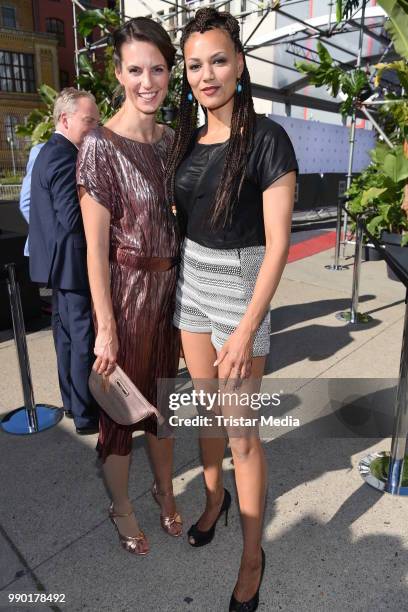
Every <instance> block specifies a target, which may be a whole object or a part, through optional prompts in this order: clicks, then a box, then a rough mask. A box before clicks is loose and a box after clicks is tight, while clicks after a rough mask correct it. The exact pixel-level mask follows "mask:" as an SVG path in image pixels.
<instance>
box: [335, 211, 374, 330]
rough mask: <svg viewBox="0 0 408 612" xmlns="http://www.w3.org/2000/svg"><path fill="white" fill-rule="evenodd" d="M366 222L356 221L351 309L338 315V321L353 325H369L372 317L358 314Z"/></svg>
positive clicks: (360, 218)
mask: <svg viewBox="0 0 408 612" xmlns="http://www.w3.org/2000/svg"><path fill="white" fill-rule="evenodd" d="M363 234H364V221H363V218H362V216H361V215H359V216H358V217H357V220H356V245H355V250H354V265H353V289H352V294H351V308H350V310H345V311H343V312H338V313H337V314H336V319H339V320H340V321H344V322H346V323H350V324H351V325H355V324H357V323H358V324H360V323H369V322H370V321H372V317H370V315H368V314H363V313H360V312H358V297H359V288H360V271H361V255H362V250H363Z"/></svg>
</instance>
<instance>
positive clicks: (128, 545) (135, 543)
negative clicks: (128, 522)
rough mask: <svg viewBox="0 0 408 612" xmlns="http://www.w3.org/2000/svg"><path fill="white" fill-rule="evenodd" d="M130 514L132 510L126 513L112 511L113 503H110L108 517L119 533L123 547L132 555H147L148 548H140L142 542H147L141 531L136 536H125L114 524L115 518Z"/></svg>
mask: <svg viewBox="0 0 408 612" xmlns="http://www.w3.org/2000/svg"><path fill="white" fill-rule="evenodd" d="M131 514H133V510H132V512H128V513H127V514H119V513H117V512H114V510H113V503H112V504H111V505H110V508H109V518H110V520H111V521H112V523H113V524H114V525H115V527H116V529H117V532H118V534H119V540H120V543H121V544H122V546H123V548H124V549H125V550H127V551H128V552H130V553H132V554H133V555H147V553H148V552H149V550H143V549H142V544H143V543H145V544H147V540H146V536H145V534H144V533H143V531H142V530H140V531H139V535H137V536H126V535H123V534H122V533H120V531H119V527H118V526H117V524H116V521H115V518H121V517H125V516H130V515H131Z"/></svg>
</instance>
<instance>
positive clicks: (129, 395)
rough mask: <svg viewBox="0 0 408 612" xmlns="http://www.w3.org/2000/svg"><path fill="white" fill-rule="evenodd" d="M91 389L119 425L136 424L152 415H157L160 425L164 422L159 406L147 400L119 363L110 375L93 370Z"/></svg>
mask: <svg viewBox="0 0 408 612" xmlns="http://www.w3.org/2000/svg"><path fill="white" fill-rule="evenodd" d="M89 390H90V392H91V393H92V395H93V397H94V398H95V400H96V401H97V402H98V404H99V406H100V407H101V408H102V410H103V411H104V412H106V414H107V415H108V416H110V418H111V419H112V420H113V421H115V422H116V423H118V424H119V425H134V424H135V423H138V422H139V421H143V420H144V419H146V418H147V417H150V416H155V417H156V418H157V421H158V423H159V425H163V423H164V418H163V417H162V415H161V414H160V412H159V411H158V410H157V408H155V407H154V406H152V404H150V402H148V401H147V399H146V398H145V397H144V395H143V394H142V393H141V392H140V391H139V389H138V388H137V387H136V385H134V384H133V383H132V381H131V380H130V378H129V377H128V376H127V375H126V374H125V373H124V371H123V370H122V369H121V368H120V367H119V366H118V365H117V366H116V368H115V370H114V371H113V373H112V374H111V375H110V376H103V375H102V374H98V373H97V372H95V370H92V371H91V375H90V376H89Z"/></svg>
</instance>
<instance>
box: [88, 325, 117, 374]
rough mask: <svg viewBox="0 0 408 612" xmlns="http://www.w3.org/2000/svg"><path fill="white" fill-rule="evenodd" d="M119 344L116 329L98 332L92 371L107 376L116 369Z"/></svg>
mask: <svg viewBox="0 0 408 612" xmlns="http://www.w3.org/2000/svg"><path fill="white" fill-rule="evenodd" d="M118 350H119V343H118V336H117V334H116V329H109V330H98V335H97V336H96V340H95V348H94V353H95V355H96V360H95V363H94V364H93V369H94V370H95V371H96V372H97V373H98V374H104V375H105V376H109V375H110V374H112V372H113V371H114V369H115V367H116V359H117V356H118Z"/></svg>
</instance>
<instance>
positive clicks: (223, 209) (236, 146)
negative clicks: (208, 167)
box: [166, 8, 256, 227]
mask: <svg viewBox="0 0 408 612" xmlns="http://www.w3.org/2000/svg"><path fill="white" fill-rule="evenodd" d="M216 28H219V29H222V30H225V32H227V33H228V34H229V35H230V37H231V40H232V42H233V43H234V46H235V49H236V51H237V52H240V53H242V54H243V57H244V70H243V73H242V76H241V79H240V84H241V87H242V91H241V92H240V93H238V92H237V93H236V94H235V99H234V108H233V111H232V119H231V135H230V139H229V143H228V149H227V153H226V157H225V163H224V168H223V171H222V176H221V180H220V184H219V185H218V189H217V193H216V196H215V201H214V204H213V212H212V216H211V222H212V225H213V226H217V225H218V226H224V227H225V225H226V224H227V223H228V221H230V220H231V216H232V210H233V207H234V204H235V202H236V200H237V198H238V196H239V193H240V191H241V187H242V183H243V181H244V178H245V171H246V165H247V159H248V155H249V153H250V152H251V149H252V146H253V140H254V132H255V121H256V115H255V111H254V105H253V101H252V93H251V81H250V78H249V72H248V68H247V65H246V62H245V55H244V49H243V46H242V43H241V40H240V37H239V23H238V21H237V20H236V19H235V17H233V16H232V15H231V14H230V13H227V12H222V13H221V12H219V11H217V10H216V9H214V8H203V9H199V10H198V11H197V12H196V14H195V16H194V18H193V19H190V21H189V22H188V23H187V25H186V26H185V28H184V30H183V35H182V37H181V41H180V46H181V49H182V51H183V53H184V47H185V44H186V41H187V40H188V38H189V37H190V36H191V34H193V33H194V32H200V33H201V34H202V33H204V32H208V31H209V30H213V29H216ZM189 92H190V86H189V84H188V80H187V71H186V66H185V65H184V72H183V87H182V94H181V104H180V110H179V119H178V124H177V128H176V133H175V137H174V141H173V146H172V149H171V151H170V154H169V160H168V164H167V176H166V186H167V194H168V198H169V200H170V204H172V205H173V204H174V201H175V189H174V182H175V174H176V171H177V168H178V166H179V165H180V163H181V161H182V159H183V157H184V155H185V154H186V152H187V149H188V146H189V144H190V142H191V139H192V137H193V134H194V130H195V128H196V125H197V101H196V100H193V101H192V102H191V101H189V100H188V94H189Z"/></svg>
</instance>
